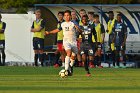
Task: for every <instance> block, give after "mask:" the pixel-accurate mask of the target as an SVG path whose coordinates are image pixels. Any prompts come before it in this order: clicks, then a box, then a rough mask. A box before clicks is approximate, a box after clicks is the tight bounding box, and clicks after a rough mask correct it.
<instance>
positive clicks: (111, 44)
mask: <svg viewBox="0 0 140 93" xmlns="http://www.w3.org/2000/svg"><path fill="white" fill-rule="evenodd" d="M109 50H110V53H111V56H110V57H111V58H110V59H112V63H113V67H115V66H116V54H115V45H114V43H110V44H109Z"/></svg>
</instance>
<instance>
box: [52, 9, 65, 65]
mask: <svg viewBox="0 0 140 93" xmlns="http://www.w3.org/2000/svg"><path fill="white" fill-rule="evenodd" d="M63 17H64V12H61V11H60V12H58V20H59V21H58V24H57V28H59V27H60V26H61V24H62V23H63V22H64V19H63ZM59 53H60V55H61V60H62V67H64V66H65V63H64V62H65V50H64V48H63V30H61V31H59V32H58V33H57V51H56V62H55V65H54V67H59V65H60V64H59V63H58V60H59V57H60V56H59Z"/></svg>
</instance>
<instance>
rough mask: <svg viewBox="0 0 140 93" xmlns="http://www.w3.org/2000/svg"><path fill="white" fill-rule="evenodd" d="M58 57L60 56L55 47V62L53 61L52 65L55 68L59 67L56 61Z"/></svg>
mask: <svg viewBox="0 0 140 93" xmlns="http://www.w3.org/2000/svg"><path fill="white" fill-rule="evenodd" d="M59 58H60V53H59V50H58V49H57V50H56V51H55V62H54V67H55V68H57V67H59V63H58V60H59Z"/></svg>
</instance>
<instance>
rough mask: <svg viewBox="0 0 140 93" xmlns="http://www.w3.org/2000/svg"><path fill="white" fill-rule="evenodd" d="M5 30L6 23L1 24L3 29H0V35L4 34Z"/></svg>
mask: <svg viewBox="0 0 140 93" xmlns="http://www.w3.org/2000/svg"><path fill="white" fill-rule="evenodd" d="M5 28H6V23H4V22H3V27H2V29H0V33H4V31H5Z"/></svg>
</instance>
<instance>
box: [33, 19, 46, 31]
mask: <svg viewBox="0 0 140 93" xmlns="http://www.w3.org/2000/svg"><path fill="white" fill-rule="evenodd" d="M45 24H46V23H45V21H44V20H43V21H42V22H41V25H40V26H39V27H38V28H31V32H40V31H41V30H42V29H43V28H44V27H45Z"/></svg>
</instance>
